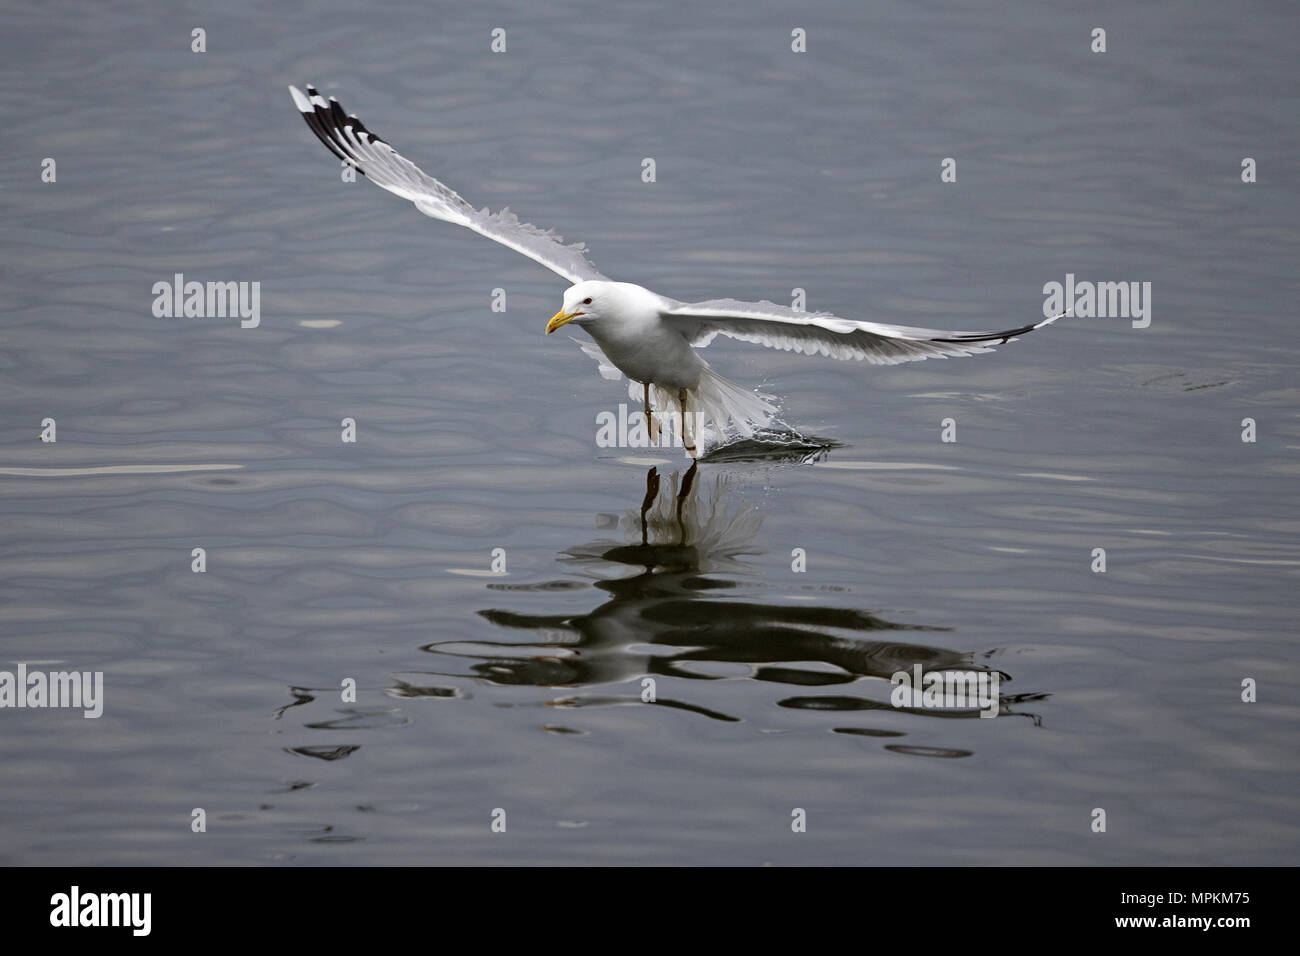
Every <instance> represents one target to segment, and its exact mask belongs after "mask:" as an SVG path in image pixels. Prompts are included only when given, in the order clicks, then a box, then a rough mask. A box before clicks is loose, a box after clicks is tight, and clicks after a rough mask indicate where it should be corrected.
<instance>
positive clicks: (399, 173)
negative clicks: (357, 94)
mask: <svg viewBox="0 0 1300 956" xmlns="http://www.w3.org/2000/svg"><path fill="white" fill-rule="evenodd" d="M289 93H290V94H291V95H292V96H293V102H294V105H295V106H297V107H298V111H299V112H300V113H302V116H303V119H305V120H306V121H307V125H308V126H310V127H311V130H312V132H313V133H315V134H316V136H317V137H318V138H319V139H320V141H321V142H322V143H324V144H325V145H326V146H328V147H329V148H330V151H331V152H333V153H334V155H335V156H337V157H339V159H342V160H346V161H347V162H350V163H352V165H353V166H355V167H356V169H357V172H359V173H363V174H364V175H365V176H366V177H367V178H369V179H370V181H371V182H373V183H374V184H375V185H376V186H380V187H382V188H384V189H387V190H388V191H389V192H390V193H395V194H396V195H398V196H401V197H402V198H403V199H409V200H410V201H411V202H413V203H415V208H416V209H418V210H420V212H422V213H424V214H425V215H426V216H432V217H433V218H434V219H441V220H443V221H444V222H452V223H455V224H456V225H458V226H465V227H466V228H468V229H472V230H474V231H475V232H477V233H478V234H479V235H482V236H487V238H489V239H492V240H494V241H496V242H499V243H501V244H502V245H503V246H508V247H509V248H511V249H513V250H515V251H516V252H518V253H521V254H523V255H525V256H527V257H528V258H529V259H532V260H533V261H534V262H539V263H541V264H542V265H544V266H546V268H548V269H550V270H551V271H552V272H555V273H557V274H559V275H561V276H563V277H564V278H566V279H568V280H569V281H570V282H574V283H577V282H582V281H583V280H585V279H603V278H605V277H604V276H603V275H601V274H600V272H599V271H597V269H596V267H595V266H593V265H592V264H591V262H590V260H588V259H587V256H586V250H585V247H584V246H583V244H582V243H580V242H579V243H574V244H572V245H565V244H564V240H563V239H562V238H561V237H560V236H557V235H556V234H555V233H554V232H551V231H549V230H544V229H539V228H538V227H537V226H534V225H531V224H530V223H526V222H520V220H519V217H518V216H516V215H515V214H514V213H512V212H511V211H510V210H509V209H502V210H501V211H500V212H496V213H493V212H488V211H487V210H486V209H479V210H476V209H475V208H474V207H473V206H471V205H470V204H469V203H467V202H466V201H465V200H464V199H462V198H460V196H458V195H456V193H455V192H454V191H453V190H451V189H450V188H448V187H447V186H445V185H443V184H442V183H440V182H438V180H436V179H434V178H433V177H432V176H430V175H429V174H428V173H426V172H424V171H423V170H422V169H420V167H418V166H416V165H415V164H414V163H412V162H411V161H410V160H408V159H406V158H405V157H403V156H402V155H401V154H400V153H398V152H397V150H395V149H393V147H392V146H390V145H388V143H386V142H384V141H383V140H382V139H380V138H379V137H378V136H376V135H375V134H374V133H372V132H370V131H369V130H368V129H366V128H365V126H364V125H362V123H361V121H360V120H359V119H357V118H356V117H355V116H349V115H347V114H346V113H344V112H343V108H342V107H341V106H340V105H339V103H338V100H336V99H334V97H330V99H329V102H326V101H325V99H324V97H322V96H321V95H320V93H318V92H317V91H316V88H315V87H313V86H308V87H307V92H306V93H305V94H304V93H303V92H302V91H301V90H299V89H298V88H297V87H296V86H291V87H289Z"/></svg>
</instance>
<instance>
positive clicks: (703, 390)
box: [688, 365, 777, 438]
mask: <svg viewBox="0 0 1300 956" xmlns="http://www.w3.org/2000/svg"><path fill="white" fill-rule="evenodd" d="M691 398H693V399H694V405H695V409H694V410H695V411H700V412H703V413H704V417H705V418H706V419H707V420H708V421H710V422H712V423H713V427H714V428H715V429H717V431H718V432H719V433H720V434H721V435H725V436H727V437H731V436H739V437H741V438H752V437H753V436H754V429H756V428H762V427H764V426H766V425H769V424H771V422H772V420H773V419H774V418H776V412H777V408H776V399H774V398H773V397H772V396H771V395H764V394H763V393H762V392H756V391H754V390H753V389H749V388H745V386H743V385H737V384H736V383H735V382H733V381H731V380H730V379H728V378H723V377H722V376H721V375H719V374H718V373H717V372H715V371H713V369H711V368H709V367H708V366H707V365H706V366H705V367H704V369H703V370H702V371H701V372H700V384H699V385H697V386H695V388H694V389H693V395H692V396H691ZM688 410H690V409H688Z"/></svg>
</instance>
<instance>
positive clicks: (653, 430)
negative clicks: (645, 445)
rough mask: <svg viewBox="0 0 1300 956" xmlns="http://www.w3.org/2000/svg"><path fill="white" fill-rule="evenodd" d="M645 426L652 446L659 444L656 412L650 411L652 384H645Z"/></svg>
mask: <svg viewBox="0 0 1300 956" xmlns="http://www.w3.org/2000/svg"><path fill="white" fill-rule="evenodd" d="M644 386H645V425H646V428H647V429H648V430H649V435H650V442H651V444H654V445H658V444H659V423H658V422H657V421H655V415H654V412H652V411H650V383H649V382H645V383H644Z"/></svg>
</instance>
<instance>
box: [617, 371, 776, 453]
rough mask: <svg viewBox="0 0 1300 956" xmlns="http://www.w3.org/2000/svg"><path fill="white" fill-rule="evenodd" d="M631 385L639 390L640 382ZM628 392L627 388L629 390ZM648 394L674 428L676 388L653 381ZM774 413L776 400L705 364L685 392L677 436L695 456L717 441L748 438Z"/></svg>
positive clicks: (763, 425)
mask: <svg viewBox="0 0 1300 956" xmlns="http://www.w3.org/2000/svg"><path fill="white" fill-rule="evenodd" d="M633 389H634V390H636V391H639V390H640V386H633ZM632 392H633V390H629V394H632ZM650 394H651V402H652V404H653V406H654V408H655V411H656V412H657V413H659V414H661V415H663V416H664V417H665V419H666V421H667V422H668V423H669V430H670V431H675V426H676V419H677V418H679V417H680V414H679V410H680V407H681V406H680V404H679V403H678V399H677V390H676V389H673V388H661V387H660V386H658V385H654V386H651V388H650ZM633 397H635V396H633ZM776 413H777V407H776V400H775V399H774V398H772V396H770V395H764V394H762V393H761V392H755V391H753V390H752V389H748V388H745V387H744V386H743V385H737V384H736V383H735V382H733V381H731V380H730V379H727V378H723V377H722V376H721V375H719V374H718V373H717V372H715V371H713V369H711V368H709V367H708V366H707V365H706V366H705V367H704V369H703V370H701V372H700V383H699V384H698V385H696V386H695V387H694V388H692V389H690V390H689V391H688V393H687V397H686V414H687V421H686V423H685V434H683V435H682V436H680V439H681V441H682V443H683V444H684V445H686V444H689V445H693V446H694V447H695V456H696V457H699V456H700V455H702V454H704V453H705V452H706V451H707V450H708V449H710V448H712V447H715V446H716V445H718V444H720V443H723V442H726V441H730V440H732V439H734V438H752V437H753V436H754V432H755V431H756V430H757V429H761V428H763V427H765V426H767V425H769V424H770V423H771V422H772V421H773V420H774V419H775V418H776ZM710 425H711V426H712V427H711V428H710V427H708V426H710Z"/></svg>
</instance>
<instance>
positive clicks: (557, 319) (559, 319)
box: [546, 309, 586, 335]
mask: <svg viewBox="0 0 1300 956" xmlns="http://www.w3.org/2000/svg"><path fill="white" fill-rule="evenodd" d="M585 314H586V313H585V312H565V311H564V310H563V309H561V310H560V311H559V312H556V313H555V314H554V315H553V316H551V321H549V322H547V323H546V334H547V335H550V334H551V333H552V332H554V331H555V330H556V329H558V328H560V327H561V326H563V325H568V324H569V323H570V322H572V321H573V320H574V319H576V318H577V317H578V316H580V315H585Z"/></svg>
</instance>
